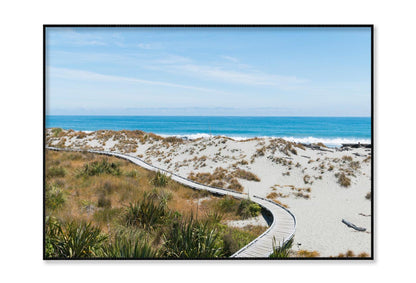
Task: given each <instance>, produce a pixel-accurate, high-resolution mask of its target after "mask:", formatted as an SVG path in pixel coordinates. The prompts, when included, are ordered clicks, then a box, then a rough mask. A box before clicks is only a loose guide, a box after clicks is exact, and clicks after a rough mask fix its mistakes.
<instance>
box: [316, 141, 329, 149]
mask: <svg viewBox="0 0 416 283" xmlns="http://www.w3.org/2000/svg"><path fill="white" fill-rule="evenodd" d="M314 145H317V146H320V147H323V148H328V147H327V146H326V145H324V144H323V143H321V142H318V143H315V144H314Z"/></svg>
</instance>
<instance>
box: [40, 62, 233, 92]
mask: <svg viewBox="0 0 416 283" xmlns="http://www.w3.org/2000/svg"><path fill="white" fill-rule="evenodd" d="M48 74H49V75H50V77H51V78H53V77H55V78H61V79H67V80H83V81H94V82H130V83H137V84H147V85H157V86H165V87H174V88H182V89H190V90H196V91H203V92H211V93H212V92H215V93H225V92H222V91H219V90H215V89H210V88H202V87H196V86H191V85H183V84H175V83H169V82H161V81H152V80H143V79H139V78H131V77H123V76H113V75H105V74H99V73H95V72H90V71H84V70H76V69H67V68H56V67H48Z"/></svg>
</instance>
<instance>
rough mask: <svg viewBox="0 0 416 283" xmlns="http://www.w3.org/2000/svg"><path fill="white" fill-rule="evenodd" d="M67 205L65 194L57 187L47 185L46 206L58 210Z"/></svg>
mask: <svg viewBox="0 0 416 283" xmlns="http://www.w3.org/2000/svg"><path fill="white" fill-rule="evenodd" d="M64 203H65V195H64V192H63V191H62V190H61V189H60V188H59V187H57V186H55V185H47V186H46V188H45V206H46V208H47V209H50V210H52V211H53V210H56V209H58V208H60V207H62V206H63V205H64Z"/></svg>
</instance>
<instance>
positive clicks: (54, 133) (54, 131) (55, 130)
mask: <svg viewBox="0 0 416 283" xmlns="http://www.w3.org/2000/svg"><path fill="white" fill-rule="evenodd" d="M61 132H62V129H61V128H53V129H52V134H53V136H54V137H57V136H58V135H59V134H60V133H61Z"/></svg>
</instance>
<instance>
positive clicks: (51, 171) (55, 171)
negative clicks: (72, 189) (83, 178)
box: [46, 166, 66, 178]
mask: <svg viewBox="0 0 416 283" xmlns="http://www.w3.org/2000/svg"><path fill="white" fill-rule="evenodd" d="M65 175H66V170H65V169H64V168H62V167H60V166H57V167H55V166H52V167H49V168H48V170H46V177H47V178H52V177H65Z"/></svg>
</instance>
